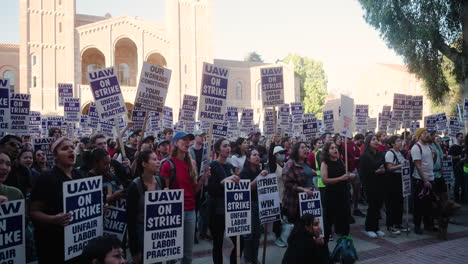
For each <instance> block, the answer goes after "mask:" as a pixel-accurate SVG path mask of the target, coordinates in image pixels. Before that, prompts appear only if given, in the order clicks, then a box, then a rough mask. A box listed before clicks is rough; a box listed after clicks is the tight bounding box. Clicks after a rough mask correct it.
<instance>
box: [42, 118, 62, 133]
mask: <svg viewBox="0 0 468 264" xmlns="http://www.w3.org/2000/svg"><path fill="white" fill-rule="evenodd" d="M46 124H47V130H49V129H51V128H58V129H62V125H63V116H48V117H47V123H46Z"/></svg>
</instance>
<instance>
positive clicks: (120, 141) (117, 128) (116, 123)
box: [114, 118, 127, 160]
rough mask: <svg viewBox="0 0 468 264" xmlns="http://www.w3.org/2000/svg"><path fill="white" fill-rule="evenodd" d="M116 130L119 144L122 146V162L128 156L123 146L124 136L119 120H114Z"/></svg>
mask: <svg viewBox="0 0 468 264" xmlns="http://www.w3.org/2000/svg"><path fill="white" fill-rule="evenodd" d="M114 123H115V129H116V131H117V143H118V144H119V146H120V153H122V160H123V159H124V158H125V157H126V156H127V155H126V154H125V146H124V144H123V140H122V136H121V135H120V127H119V119H118V118H114Z"/></svg>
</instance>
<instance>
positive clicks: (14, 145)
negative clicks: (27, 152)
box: [8, 141, 23, 149]
mask: <svg viewBox="0 0 468 264" xmlns="http://www.w3.org/2000/svg"><path fill="white" fill-rule="evenodd" d="M8 145H10V146H12V147H16V148H19V149H22V148H23V145H22V144H20V143H18V142H14V141H10V142H8Z"/></svg>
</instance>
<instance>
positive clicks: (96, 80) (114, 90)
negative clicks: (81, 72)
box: [88, 67, 127, 121]
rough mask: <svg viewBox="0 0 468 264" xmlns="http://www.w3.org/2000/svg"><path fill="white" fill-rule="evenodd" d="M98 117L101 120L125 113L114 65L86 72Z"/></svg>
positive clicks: (125, 108)
mask: <svg viewBox="0 0 468 264" xmlns="http://www.w3.org/2000/svg"><path fill="white" fill-rule="evenodd" d="M88 81H89V84H90V86H91V90H92V92H93V97H94V102H95V103H96V108H97V112H98V114H99V119H100V120H102V121H105V120H109V119H113V118H114V117H119V116H123V115H126V114H127V107H126V106H125V101H124V99H123V95H122V90H121V89H120V84H119V80H118V79H117V75H116V74H115V69H114V67H109V68H105V69H99V70H96V71H91V72H88Z"/></svg>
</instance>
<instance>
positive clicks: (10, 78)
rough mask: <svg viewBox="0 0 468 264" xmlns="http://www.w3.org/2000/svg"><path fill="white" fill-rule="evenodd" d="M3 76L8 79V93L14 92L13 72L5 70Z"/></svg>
mask: <svg viewBox="0 0 468 264" xmlns="http://www.w3.org/2000/svg"><path fill="white" fill-rule="evenodd" d="M3 78H5V79H9V80H10V93H14V92H15V72H13V71H6V72H4V73H3Z"/></svg>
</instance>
